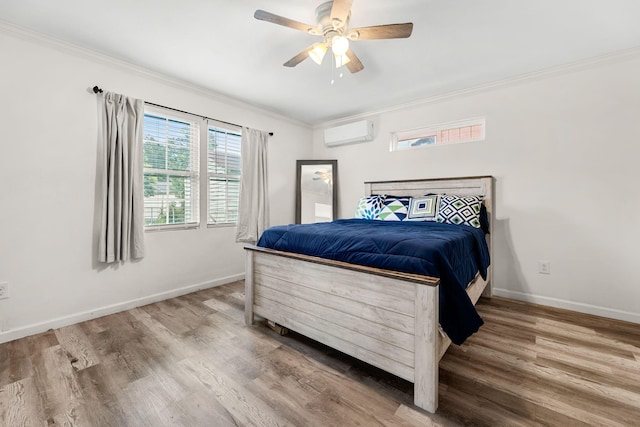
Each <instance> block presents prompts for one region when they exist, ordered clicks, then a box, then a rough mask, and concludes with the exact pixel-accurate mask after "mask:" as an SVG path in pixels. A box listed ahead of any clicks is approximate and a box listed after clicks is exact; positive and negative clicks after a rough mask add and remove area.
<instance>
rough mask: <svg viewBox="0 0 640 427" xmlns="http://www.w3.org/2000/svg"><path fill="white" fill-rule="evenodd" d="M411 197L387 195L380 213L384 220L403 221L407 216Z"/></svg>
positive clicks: (379, 217) (381, 218)
mask: <svg viewBox="0 0 640 427" xmlns="http://www.w3.org/2000/svg"><path fill="white" fill-rule="evenodd" d="M409 199H410V198H409V197H394V196H387V197H386V199H385V200H384V206H383V207H382V210H381V211H380V215H378V219H380V220H382V221H403V220H404V219H405V218H406V217H407V212H408V208H409Z"/></svg>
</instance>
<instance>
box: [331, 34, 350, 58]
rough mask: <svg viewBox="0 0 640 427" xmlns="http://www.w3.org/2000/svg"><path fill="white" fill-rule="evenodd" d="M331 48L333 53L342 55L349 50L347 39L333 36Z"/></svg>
mask: <svg viewBox="0 0 640 427" xmlns="http://www.w3.org/2000/svg"><path fill="white" fill-rule="evenodd" d="M331 50H332V51H333V53H334V54H335V55H344V54H345V53H347V51H348V50H349V39H348V38H346V37H343V36H333V38H332V39H331Z"/></svg>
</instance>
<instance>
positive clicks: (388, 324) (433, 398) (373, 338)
mask: <svg viewBox="0 0 640 427" xmlns="http://www.w3.org/2000/svg"><path fill="white" fill-rule="evenodd" d="M365 193H366V194H367V195H371V194H396V195H403V196H413V197H418V196H423V195H425V194H429V193H439V194H450V195H458V196H471V195H481V196H483V197H484V205H485V207H486V209H487V218H488V222H489V228H490V229H491V227H492V225H493V224H492V218H493V178H492V177H490V176H481V177H467V178H443V179H424V180H409V181H382V182H367V183H365ZM457 227H465V226H457ZM485 238H486V240H487V247H488V250H489V253H491V248H492V244H491V234H486V237H485ZM245 249H246V272H245V293H246V299H245V321H246V323H247V324H248V325H251V324H253V322H254V316H256V315H257V316H260V317H263V318H265V319H269V320H270V321H272V322H275V323H278V324H280V325H282V326H285V327H287V328H289V329H291V330H294V331H296V332H298V333H301V334H303V335H305V336H308V337H309V338H312V339H314V340H316V341H319V342H321V343H323V344H326V345H328V346H330V347H332V348H335V349H337V350H340V351H342V352H344V353H346V354H349V355H351V356H353V357H356V358H358V359H360V360H362V361H364V362H367V363H369V364H371V365H374V366H376V367H378V368H381V369H383V370H385V371H388V372H390V373H392V374H394V375H397V376H399V377H401V378H403V379H405V380H408V381H411V382H412V383H413V384H414V404H415V405H416V406H418V407H420V408H422V409H425V410H427V411H429V412H435V411H436V409H437V406H438V362H439V360H440V358H441V357H442V356H443V355H444V353H445V352H446V350H447V348H448V347H449V345H450V344H451V339H450V338H449V337H448V336H447V335H446V334H445V333H444V332H443V331H442V329H441V328H440V327H439V321H438V319H439V318H440V316H439V314H440V313H439V301H440V289H439V287H440V279H439V278H438V277H430V276H426V275H422V274H415V273H407V272H400V271H395V270H389V269H385V268H375V267H370V266H363V265H359V264H354V263H350V262H344V261H336V260H331V259H325V258H320V257H316V256H310V255H304V254H299V253H294V252H284V251H279V250H274V249H268V248H264V247H259V246H246V247H245ZM491 270H492V266H491V265H489V266H488V268H487V271H486V275H485V277H486V279H484V278H483V277H482V275H481V274H476V275H475V277H474V278H473V280H471V282H470V283H469V285H468V286H467V287H466V293H467V295H468V297H469V300H470V301H471V303H472V304H474V305H475V303H476V302H477V300H478V299H479V297H480V296H481V295H484V296H491Z"/></svg>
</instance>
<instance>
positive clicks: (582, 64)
mask: <svg viewBox="0 0 640 427" xmlns="http://www.w3.org/2000/svg"><path fill="white" fill-rule="evenodd" d="M637 58H640V47H634V48H630V49H625V50H620V51H616V52H613V53H609V54H606V55H600V56H596V57H592V58H588V59H584V60H581V61H576V62H571V63H568V64H563V65H558V66H555V67H550V68H545V69H542V70H539V71H534V72H531V73H526V74H521V75H519V76H515V77H509V78H507V79H502V80H496V81H493V82H490V83H485V84H481V85H477V86H473V87H469V88H466V89H461V90H457V91H452V92H447V93H443V94H440V95H434V96H430V97H428V98H422V99H419V100H416V101H411V102H407V103H404V104H398V105H394V106H391V107H386V108H381V109H378V110H372V111H368V112H366V113H360V114H354V115H351V116H347V117H342V118H339V119H334V120H328V121H325V122H322V123H317V124H314V125H313V130H318V129H323V128H326V127H330V126H336V125H340V124H344V123H345V122H350V121H354V120H363V119H370V118H371V117H372V116H378V115H381V114H385V113H391V112H396V111H401V110H405V109H413V108H417V107H421V106H424V105H430V104H435V103H438V102H444V101H448V100H450V99H453V98H457V97H460V96H467V95H475V94H479V93H483V92H488V91H490V90H494V89H502V88H507V87H510V86H517V85H519V84H523V83H529V82H534V81H537V80H544V79H547V78H551V77H554V76H560V75H563V74H568V73H572V72H576V71H580V70H585V69H589V68H593V67H596V66H601V65H607V64H613V63H618V62H623V61H627V60H630V59H637Z"/></svg>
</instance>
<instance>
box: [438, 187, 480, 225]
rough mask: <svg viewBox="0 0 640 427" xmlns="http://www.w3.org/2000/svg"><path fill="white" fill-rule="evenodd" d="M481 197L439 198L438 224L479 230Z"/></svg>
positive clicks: (445, 196) (446, 196) (444, 195)
mask: <svg viewBox="0 0 640 427" xmlns="http://www.w3.org/2000/svg"><path fill="white" fill-rule="evenodd" d="M482 199H483V197H482V196H468V197H462V196H450V195H447V194H443V195H442V196H440V207H439V209H438V217H437V221H438V222H444V223H447V224H461V225H468V226H471V227H475V228H480V205H481V204H482Z"/></svg>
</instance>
